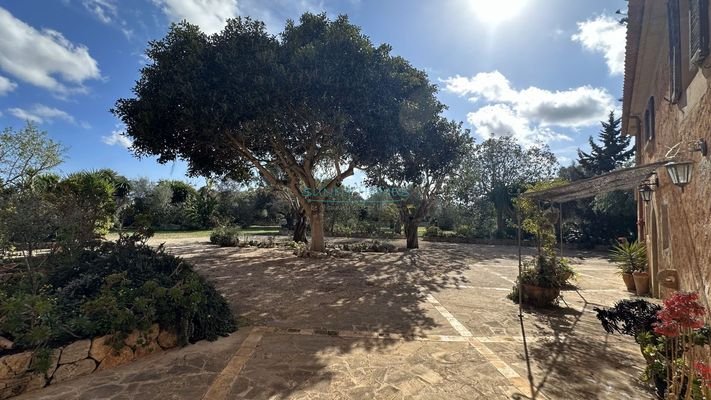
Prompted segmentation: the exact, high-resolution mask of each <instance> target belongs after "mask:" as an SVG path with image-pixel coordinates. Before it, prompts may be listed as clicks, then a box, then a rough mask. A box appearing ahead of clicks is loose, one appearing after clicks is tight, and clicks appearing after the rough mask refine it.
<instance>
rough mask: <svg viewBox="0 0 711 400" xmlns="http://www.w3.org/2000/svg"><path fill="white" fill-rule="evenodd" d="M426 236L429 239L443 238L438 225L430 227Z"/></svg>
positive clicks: (426, 231)
mask: <svg viewBox="0 0 711 400" xmlns="http://www.w3.org/2000/svg"><path fill="white" fill-rule="evenodd" d="M425 236H427V237H439V236H442V230H441V229H439V227H438V226H436V225H430V226H428V227H427V229H426V230H425Z"/></svg>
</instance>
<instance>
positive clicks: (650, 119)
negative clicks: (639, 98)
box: [644, 96, 655, 141]
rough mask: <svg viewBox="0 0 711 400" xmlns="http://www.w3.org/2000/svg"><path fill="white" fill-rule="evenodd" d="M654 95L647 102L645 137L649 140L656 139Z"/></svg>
mask: <svg viewBox="0 0 711 400" xmlns="http://www.w3.org/2000/svg"><path fill="white" fill-rule="evenodd" d="M654 124H655V118H654V96H652V97H650V98H649V101H648V102H647V110H646V111H645V112H644V138H645V139H646V140H647V141H650V140H652V139H654Z"/></svg>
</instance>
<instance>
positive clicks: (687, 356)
mask: <svg viewBox="0 0 711 400" xmlns="http://www.w3.org/2000/svg"><path fill="white" fill-rule="evenodd" d="M698 300H699V295H698V294H697V293H681V292H679V293H675V294H674V295H673V296H671V297H670V298H668V299H666V300H664V307H663V308H662V309H661V310H659V311H658V312H657V319H658V321H657V322H655V323H654V324H653V327H654V328H653V330H654V333H655V334H657V335H660V336H662V337H664V338H665V339H666V343H665V346H664V351H665V358H666V360H667V362H666V365H667V368H666V374H667V377H666V379H667V382H666V383H667V394H666V397H667V398H668V399H684V400H690V399H711V362H710V361H711V360H709V351H708V349H703V348H701V347H700V346H699V345H704V344H708V338H702V340H699V337H700V336H704V337H705V336H708V335H706V334H703V335H700V332H701V331H702V328H704V317H705V315H706V309H705V308H704V306H702V305H701V304H700V303H699V301H698ZM703 360H705V361H703Z"/></svg>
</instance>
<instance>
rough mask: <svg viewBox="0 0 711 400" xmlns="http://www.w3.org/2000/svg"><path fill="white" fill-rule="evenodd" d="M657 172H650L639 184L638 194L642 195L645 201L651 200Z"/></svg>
mask: <svg viewBox="0 0 711 400" xmlns="http://www.w3.org/2000/svg"><path fill="white" fill-rule="evenodd" d="M657 185H658V184H657V174H656V172H654V173H652V174H651V175H650V176H649V177H648V178H647V179H645V180H644V181H643V182H642V184H640V185H639V195H640V197H642V200H644V202H645V203H649V202H650V201H652V193H653V191H654V190H653V189H652V187H655V186H657Z"/></svg>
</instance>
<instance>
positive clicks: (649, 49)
mask: <svg viewBox="0 0 711 400" xmlns="http://www.w3.org/2000/svg"><path fill="white" fill-rule="evenodd" d="M708 3H709V0H646V1H645V0H629V9H628V15H627V17H628V22H627V24H628V25H627V28H628V29H627V48H626V59H625V78H624V96H623V114H622V129H623V132H624V133H626V134H629V135H633V136H635V138H636V140H635V143H636V149H637V152H636V154H637V165H638V166H640V165H652V164H654V163H658V162H665V163H666V162H669V161H676V162H681V163H682V164H678V165H677V168H676V169H674V170H672V171H671V172H674V171H677V172H682V173H683V172H684V168H686V167H687V166H690V167H691V174H690V175H689V176H690V182H689V183H688V184H686V185H678V184H675V183H674V182H673V181H672V179H671V177H672V176H671V174H670V173H669V172H670V171H669V170H670V168H671V167H668V166H665V165H660V166H659V167H658V168H656V173H654V174H653V175H651V176H649V177H648V178H647V179H646V181H645V182H644V184H648V186H642V190H644V191H648V193H647V194H648V195H647V196H641V193H640V196H639V201H638V227H639V228H638V229H639V237H640V239H642V240H644V241H645V242H646V244H647V248H648V256H649V266H650V275H651V285H652V291H653V293H654V294H655V295H657V296H660V297H664V296H665V294H667V293H668V291H669V289H668V287H674V286H676V287H678V289H680V290H684V291H697V292H699V294H700V295H701V299H702V301H704V302H705V303H706V305H707V307H708V306H711V301H710V300H709V299H710V298H711V153H709V152H707V151H706V147H707V145H706V143H708V144H709V145H711V56H710V55H709V37H710V36H711V32H710V28H709V26H710V24H709V20H710V19H711V15H710V10H709V8H710V7H709V6H708ZM683 178H684V176H682V177H681V180H682V182H679V183H683V180H684V179H683ZM643 197H647V198H648V199H644V198H643ZM647 200H648V201H647Z"/></svg>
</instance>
